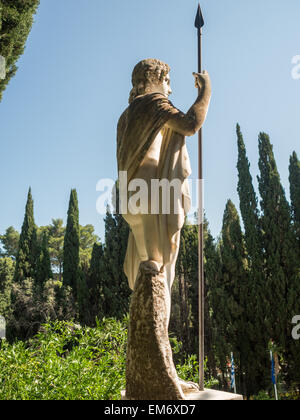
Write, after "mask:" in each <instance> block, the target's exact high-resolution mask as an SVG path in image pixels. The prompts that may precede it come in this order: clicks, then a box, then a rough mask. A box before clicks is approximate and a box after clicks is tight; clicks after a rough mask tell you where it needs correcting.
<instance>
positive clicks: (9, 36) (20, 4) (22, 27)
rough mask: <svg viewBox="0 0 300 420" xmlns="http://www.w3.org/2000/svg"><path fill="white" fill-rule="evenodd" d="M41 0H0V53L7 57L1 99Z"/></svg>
mask: <svg viewBox="0 0 300 420" xmlns="http://www.w3.org/2000/svg"><path fill="white" fill-rule="evenodd" d="M38 5H39V0H0V55H1V56H3V57H4V58H5V59H6V78H5V80H3V81H2V80H1V83H0V101H1V98H2V94H3V91H4V90H5V88H6V86H7V84H8V82H9V81H10V79H11V78H12V77H13V76H14V75H15V73H16V71H17V66H16V62H17V61H18V59H19V58H20V56H21V55H22V54H23V52H24V49H25V43H26V41H27V38H28V35H29V33H30V30H31V27H32V24H33V17H34V14H35V13H36V11H37V8H38Z"/></svg>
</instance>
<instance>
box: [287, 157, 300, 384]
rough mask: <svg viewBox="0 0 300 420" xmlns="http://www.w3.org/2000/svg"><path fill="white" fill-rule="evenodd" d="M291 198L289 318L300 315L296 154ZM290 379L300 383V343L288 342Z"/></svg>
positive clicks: (299, 183) (291, 169)
mask: <svg viewBox="0 0 300 420" xmlns="http://www.w3.org/2000/svg"><path fill="white" fill-rule="evenodd" d="M289 174H290V175H289V181H290V197H291V210H292V220H293V230H294V234H295V237H296V241H297V242H298V257H297V262H296V270H297V274H296V275H295V276H293V277H292V278H291V280H292V282H293V283H292V285H291V287H290V288H289V292H288V296H289V299H288V306H289V318H292V317H294V316H295V315H299V314H300V298H299V296H300V161H299V159H298V156H297V154H296V152H293V154H292V156H291V157H290V166H289ZM288 345H289V346H288V356H289V377H290V380H291V381H293V382H294V383H296V384H299V383H300V342H299V341H296V340H289V341H288Z"/></svg>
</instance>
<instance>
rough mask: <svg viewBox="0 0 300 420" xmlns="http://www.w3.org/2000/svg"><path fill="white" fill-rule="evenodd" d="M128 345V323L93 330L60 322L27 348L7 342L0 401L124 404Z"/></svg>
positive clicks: (0, 361)
mask: <svg viewBox="0 0 300 420" xmlns="http://www.w3.org/2000/svg"><path fill="white" fill-rule="evenodd" d="M126 340H127V330H126V323H123V324H122V323H121V322H117V321H115V320H113V319H107V320H103V322H102V323H98V325H97V327H96V328H94V329H91V328H81V327H80V326H77V325H76V324H73V323H70V322H58V321H56V322H54V323H51V324H45V325H44V326H43V328H42V329H41V331H40V332H39V333H38V334H37V335H36V336H35V337H34V339H32V340H30V342H29V343H26V344H25V343H23V342H20V341H19V342H16V343H14V344H12V345H9V344H8V343H6V342H4V343H3V344H2V348H1V353H0V399H1V400H5V399H7V400H105V399H112V400H114V399H115V400H117V399H120V392H121V390H122V389H124V386H125V352H126Z"/></svg>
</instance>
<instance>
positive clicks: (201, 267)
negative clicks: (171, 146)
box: [195, 4, 204, 391]
mask: <svg viewBox="0 0 300 420" xmlns="http://www.w3.org/2000/svg"><path fill="white" fill-rule="evenodd" d="M203 26H204V19H203V16H202V12H201V6H200V4H199V5H198V10H197V15H196V20H195V27H196V28H197V30H198V73H201V72H202V27H203ZM199 93H200V88H199ZM198 161H199V171H198V183H199V190H198V199H199V204H198V225H199V227H198V278H199V388H200V391H204V255H203V254H204V229H203V142H202V129H200V130H199V139H198Z"/></svg>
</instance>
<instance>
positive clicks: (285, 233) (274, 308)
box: [258, 133, 297, 351]
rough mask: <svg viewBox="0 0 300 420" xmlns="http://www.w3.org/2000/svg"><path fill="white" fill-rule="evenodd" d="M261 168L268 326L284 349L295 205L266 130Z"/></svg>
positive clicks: (294, 268)
mask: <svg viewBox="0 0 300 420" xmlns="http://www.w3.org/2000/svg"><path fill="white" fill-rule="evenodd" d="M259 169H260V177H258V182H259V191H260V196H261V209H262V212H263V215H262V219H261V225H262V231H263V246H264V252H265V262H266V283H265V285H266V287H265V295H266V298H267V301H268V308H267V314H266V327H267V332H268V334H269V337H270V339H272V340H273V341H274V342H275V344H276V345H277V346H279V347H280V348H281V349H282V351H284V349H286V348H287V344H288V342H290V341H291V335H290V334H291V331H290V330H291V327H290V325H291V318H290V317H291V313H290V309H291V306H292V303H291V297H290V293H291V290H293V289H294V287H295V281H296V279H295V278H296V276H297V265H296V264H297V255H296V241H295V237H294V235H293V232H292V226H291V209H290V206H289V203H288V201H287V199H286V196H285V192H284V189H283V187H282V185H281V182H280V176H279V173H278V170H277V166H276V162H275V157H274V153H273V147H272V145H271V143H270V138H269V136H268V135H267V134H265V133H260V135H259Z"/></svg>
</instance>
